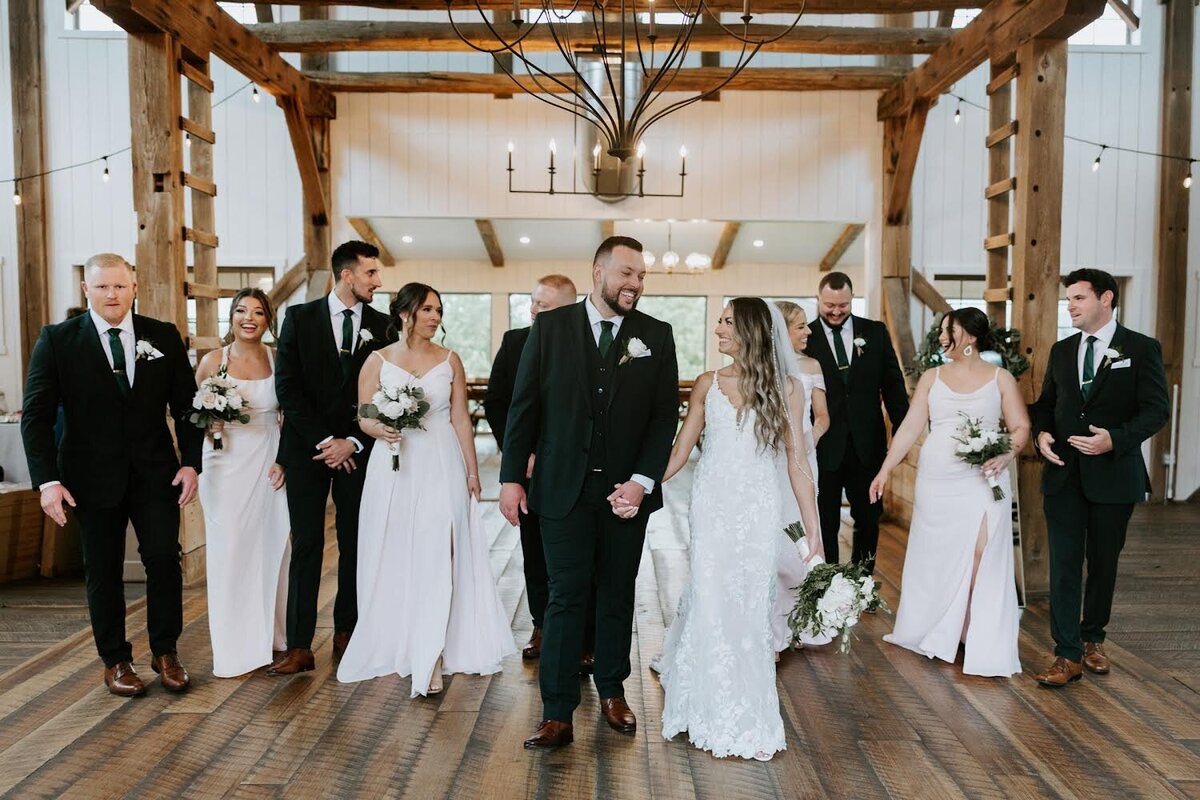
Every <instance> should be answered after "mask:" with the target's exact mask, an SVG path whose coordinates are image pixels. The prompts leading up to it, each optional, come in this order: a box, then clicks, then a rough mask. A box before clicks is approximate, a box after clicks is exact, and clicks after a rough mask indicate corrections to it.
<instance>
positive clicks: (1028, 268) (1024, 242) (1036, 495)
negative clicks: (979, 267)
mask: <svg viewBox="0 0 1200 800" xmlns="http://www.w3.org/2000/svg"><path fill="white" fill-rule="evenodd" d="M1017 66H1018V68H1019V71H1020V74H1019V75H1018V76H1017V119H1018V120H1019V122H1020V125H1019V127H1018V130H1017V134H1016V139H1017V143H1016V162H1017V176H1016V177H1017V184H1016V190H1015V192H1014V196H1015V197H1014V199H1015V206H1014V213H1013V227H1014V231H1015V234H1016V235H1015V243H1014V245H1013V251H1012V273H1013V274H1012V278H1013V306H1012V311H1013V320H1012V323H1013V327H1015V328H1019V329H1020V331H1021V346H1022V347H1023V348H1024V351H1025V357H1026V358H1028V359H1029V363H1030V368H1029V371H1028V372H1026V373H1025V374H1024V375H1022V376H1021V380H1020V385H1021V391H1022V393H1023V394H1024V397H1025V400H1026V401H1027V402H1032V401H1034V400H1036V399H1037V396H1038V393H1039V392H1040V391H1041V386H1042V381H1043V379H1044V378H1045V374H1046V369H1047V367H1048V365H1049V361H1050V347H1051V346H1052V345H1053V344H1054V342H1055V340H1056V339H1057V336H1058V281H1059V267H1060V260H1061V249H1062V184H1063V133H1064V118H1065V116H1066V94H1067V43H1066V41H1065V40H1063V39H1053V40H1049V39H1034V40H1032V41H1029V42H1027V43H1026V44H1024V45H1021V47H1020V48H1019V49H1018V50H1017ZM1041 475H1042V465H1041V462H1040V461H1039V459H1038V457H1037V455H1036V454H1035V452H1034V448H1033V447H1032V446H1029V447H1026V449H1025V451H1024V452H1023V453H1022V454H1021V456H1020V458H1019V460H1018V489H1019V498H1018V499H1019V508H1020V520H1021V546H1022V549H1021V552H1022V559H1023V561H1024V574H1025V587H1026V591H1028V592H1035V593H1036V592H1045V591H1046V590H1048V589H1049V585H1050V577H1049V557H1048V556H1049V553H1048V537H1047V529H1046V517H1045V514H1044V513H1043V511H1042V493H1041Z"/></svg>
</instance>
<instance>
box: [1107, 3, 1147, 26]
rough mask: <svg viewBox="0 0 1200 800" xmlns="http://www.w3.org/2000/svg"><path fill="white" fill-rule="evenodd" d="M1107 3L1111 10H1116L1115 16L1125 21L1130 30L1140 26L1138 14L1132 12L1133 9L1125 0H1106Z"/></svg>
mask: <svg viewBox="0 0 1200 800" xmlns="http://www.w3.org/2000/svg"><path fill="white" fill-rule="evenodd" d="M1108 5H1109V7H1110V8H1112V10H1113V11H1115V12H1117V16H1118V17H1120V18H1121V19H1123V20H1124V21H1125V25H1126V26H1127V27H1128V28H1129V30H1131V31H1136V30H1137V29H1138V27H1139V26H1141V24H1142V21H1141V20H1140V19H1138V15H1137V14H1135V13H1133V9H1132V8H1130V7H1129V3H1126V2H1125V0H1108Z"/></svg>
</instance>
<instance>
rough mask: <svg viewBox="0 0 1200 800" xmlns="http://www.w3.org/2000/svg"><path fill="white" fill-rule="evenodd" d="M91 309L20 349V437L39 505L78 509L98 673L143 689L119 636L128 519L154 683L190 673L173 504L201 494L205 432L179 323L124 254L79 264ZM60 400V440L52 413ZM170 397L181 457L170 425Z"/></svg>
mask: <svg viewBox="0 0 1200 800" xmlns="http://www.w3.org/2000/svg"><path fill="white" fill-rule="evenodd" d="M83 291H84V293H85V294H86V295H87V298H88V307H89V308H88V311H87V313H85V314H80V315H79V316H76V317H73V318H71V319H69V320H67V321H66V322H62V323H59V324H58V325H48V326H46V327H45V328H43V329H42V335H41V336H40V337H38V341H37V344H36V345H35V346H34V348H33V354H32V356H31V357H30V362H29V375H28V376H27V378H26V382H25V403H24V409H23V411H22V415H21V436H22V438H23V439H24V442H25V455H26V458H27V459H28V460H29V473H30V475H31V476H32V478H33V484H34V485H35V486H37V487H39V488H40V490H41V493H42V509H43V510H44V511H45V512H46V515H47V516H49V517H50V518H51V519H52V520H54V521H55V522H57V523H58V524H59V525H65V524H66V522H67V519H66V514H65V508H64V504H66V505H69V506H71V507H72V508H74V509H75V517H76V518H77V519H78V520H79V538H80V544H81V545H82V546H83V563H84V572H85V575H86V581H87V601H88V614H89V616H90V617H91V622H92V636H93V637H94V638H95V640H96V649H97V650H98V651H99V653H100V658H101V659H103V660H104V684H105V686H107V687H108V690H109V691H110V692H112V693H113V694H115V695H118V696H120V697H135V696H137V695H141V694H144V693H145V691H146V687H145V684H143V683H142V679H141V678H140V677H138V674H137V672H135V671H134V669H133V663H132V661H133V648H132V646H131V645H130V643H129V642H128V641H126V639H125V586H124V583H123V582H122V571H123V568H124V562H125V530H126V527H127V526H128V525H129V523H130V522H132V523H133V531H134V533H135V534H136V535H137V540H138V553H139V554H140V556H141V559H142V564H143V565H144V566H145V568H146V622H147V632H148V633H149V636H150V652H151V655H152V658H151V660H150V666H151V667H152V668H153V670H154V671H155V672H157V673H159V674H160V676H161V677H160V680H161V682H162V685H163V688H165V689H167V690H168V691H172V692H181V691H183V690H184V689H186V688H187V687H188V686H189V685H190V683H191V680H190V678H189V677H188V674H187V670H185V669H184V668H183V665H182V664H180V663H179V658H178V656H177V655H176V652H175V642H176V640H177V639H178V638H179V635H180V633H181V632H182V630H183V577H182V574H181V572H180V565H179V553H180V549H179V509H180V507H181V506H184V505H186V504H187V503H190V502H191V501H192V498H194V497H195V496H196V484H197V473H199V472H200V465H201V461H200V448H201V444H202V442H203V434H202V432H201V431H200V429H199V428H197V427H196V426H195V425H193V424H191V422H189V421H188V416H189V415H190V414H191V413H192V397H193V395H194V394H195V392H196V381H195V378H193V377H192V367H191V364H190V363H189V362H188V356H187V350H186V349H185V348H184V345H183V339H181V338H180V336H179V331H178V330H177V329H176V328H175V326H174V325H170V324H168V323H166V322H160V321H158V320H155V319H150V318H149V317H143V316H141V315H139V314H134V313H133V310H132V309H133V299H134V296H135V295H136V294H137V281H136V279H135V277H134V274H133V267H131V266H130V265H129V263H128V262H126V261H125V259H123V258H121V257H120V256H118V255H113V254H111V253H102V254H100V255H96V256H92V257H91V258H89V259H88V261H87V263H86V264H85V265H84V267H83ZM60 404H61V407H62V411H63V420H64V428H63V435H62V444H61V447H56V446H55V442H54V426H55V421H56V418H57V416H58V409H59V406H60ZM168 407H169V408H170V411H171V416H172V417H173V418H174V421H175V436H176V438H177V439H178V441H179V454H180V455H179V456H178V457H177V456H176V454H175V444H174V443H173V442H172V441H171V431H170V429H169V428H168V427H167V415H166V413H165V412H166V410H167V408H168Z"/></svg>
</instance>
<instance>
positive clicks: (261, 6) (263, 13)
mask: <svg viewBox="0 0 1200 800" xmlns="http://www.w3.org/2000/svg"><path fill="white" fill-rule="evenodd" d="M254 16H255V18H256V19H257V20H258V21H259V22H274V21H275V12H274V11H272V10H271V4H270V3H255V4H254Z"/></svg>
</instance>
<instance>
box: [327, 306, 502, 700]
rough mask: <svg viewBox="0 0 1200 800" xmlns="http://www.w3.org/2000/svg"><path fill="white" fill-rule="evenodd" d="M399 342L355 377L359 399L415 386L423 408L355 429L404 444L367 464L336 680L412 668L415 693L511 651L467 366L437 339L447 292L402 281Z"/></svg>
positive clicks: (481, 668)
mask: <svg viewBox="0 0 1200 800" xmlns="http://www.w3.org/2000/svg"><path fill="white" fill-rule="evenodd" d="M391 316H392V324H394V325H395V326H396V327H397V328H399V329H400V331H401V335H400V341H398V342H396V343H394V344H390V345H388V346H387V347H385V348H383V349H381V350H376V351H375V352H373V353H372V354H371V356H370V357H369V358H368V359H367V362H366V363H365V364H364V365H363V368H362V372H361V373H360V376H359V382H358V396H359V400H360V402H362V403H367V402H370V398H371V396H372V395H374V394H375V391H376V389H378V388H379V387H380V386H381V385H383V386H394V385H408V384H415V385H417V386H419V387H420V388H421V389H423V390H424V391H425V399H426V400H427V401H428V402H429V410H428V411H427V412H426V414H425V416H424V418H423V419H422V426H423V428H421V429H412V430H408V431H405V432H404V435H403V436H400V435H399V434H397V433H396V432H395V431H394V430H392V429H391V428H388V427H387V426H385V425H383V424H382V423H380V422H379V421H378V420H370V419H364V420H362V421H360V422H359V427H361V428H362V429H363V432H364V433H366V434H368V435H369V436H374V437H375V438H376V439H380V440H382V441H383V442H386V443H388V444H394V443H399V444H400V468H399V470H398V471H393V469H392V454H391V452H390V449H389V448H388V447H375V448H373V449H372V451H371V458H370V460H369V461H368V462H367V475H366V478H365V481H364V483H363V495H362V508H361V510H360V512H359V521H358V625H357V626H356V627H355V629H354V636H353V638H351V640H350V645H349V646H348V647H347V648H346V654H345V655H344V656H343V657H342V663H341V665H340V666H339V667H338V673H337V676H338V680H339V681H343V682H351V681H361V680H366V679H368V678H375V677H379V676H381V675H389V674H392V673H395V674H398V675H400V676H401V677H404V676H407V675H412V696H413V697H416V696H417V695H418V694H421V695H432V694H438V693H440V692H441V691H442V675H443V674H453V673H458V672H465V673H474V674H480V675H489V674H491V673H494V672H499V671H500V661H501V659H502V658H504V657H505V656H507V655H509V654H510V653H515V652H516V650H517V647H516V643H515V642H514V641H513V637H512V630H511V629H510V627H509V621H508V618H507V616H506V615H505V613H504V608H503V606H502V605H501V604H500V597H499V595H498V594H497V592H496V582H495V580H494V579H493V578H492V570H491V566H490V561H489V558H488V541H487V536H486V535H485V533H484V530H483V526H482V525H481V523H480V520H479V507H478V501H479V492H480V485H479V467H478V464H477V462H476V456H475V442H474V439H473V437H472V429H471V420H470V417H469V415H468V413H467V382H466V376H465V374H464V371H463V365H462V361H460V360H459V358H458V355H457V354H455V353H454V352H453V351H450V350H447V349H446V348H444V347H440V346H438V345H436V344H434V343H433V336H434V334H436V333H437V331H438V328H439V327H440V326H441V324H442V298H441V295H439V294H438V293H437V291H435V290H434V289H433V288H431V287H429V286H426V285H424V284H421V283H410V284H407V285H405V286H404V287H403V288H401V289H400V291H399V292H398V293H397V294H396V298H395V299H394V300H393V301H392V306H391Z"/></svg>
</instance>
